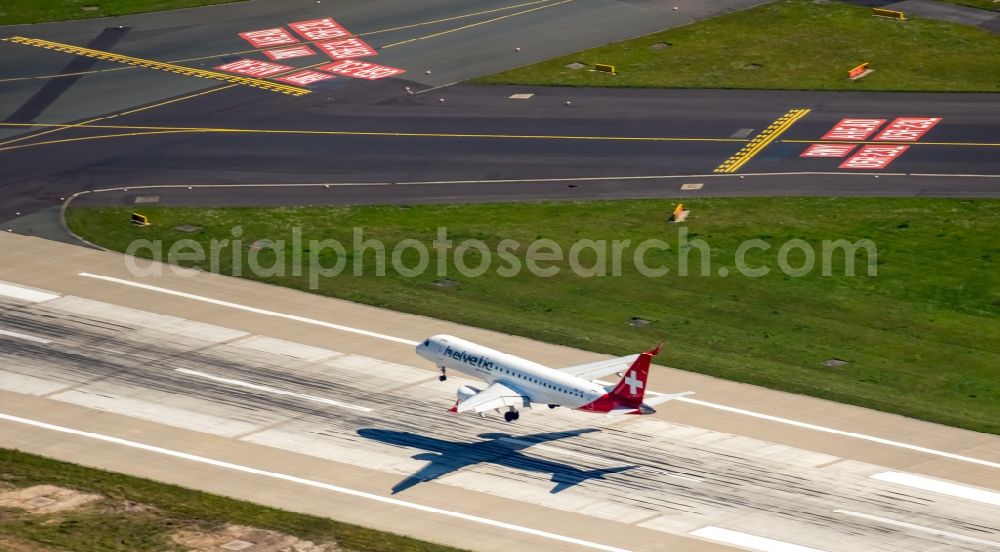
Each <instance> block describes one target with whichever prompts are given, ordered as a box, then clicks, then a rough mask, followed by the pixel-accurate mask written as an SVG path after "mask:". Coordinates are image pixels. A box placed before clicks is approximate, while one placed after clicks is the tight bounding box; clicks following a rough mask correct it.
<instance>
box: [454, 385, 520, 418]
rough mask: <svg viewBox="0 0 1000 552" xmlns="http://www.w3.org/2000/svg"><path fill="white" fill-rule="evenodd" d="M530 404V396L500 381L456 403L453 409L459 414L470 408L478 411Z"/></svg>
mask: <svg viewBox="0 0 1000 552" xmlns="http://www.w3.org/2000/svg"><path fill="white" fill-rule="evenodd" d="M530 404H531V398H530V397H528V396H527V395H525V394H523V393H521V392H520V391H515V390H514V389H511V388H510V387H508V386H506V385H504V384H502V383H500V382H496V383H493V384H491V385H490V386H489V387H487V388H486V389H483V390H482V391H480V392H479V393H476V394H475V395H473V396H471V397H469V398H468V399H465V400H464V401H462V402H460V403H458V404H457V405H456V406H455V411H456V412H458V413H460V414H461V413H462V412H468V411H470V410H472V411H474V412H476V413H480V412H486V411H487V410H497V409H499V408H507V407H510V406H513V407H522V408H523V407H526V406H529V405H530Z"/></svg>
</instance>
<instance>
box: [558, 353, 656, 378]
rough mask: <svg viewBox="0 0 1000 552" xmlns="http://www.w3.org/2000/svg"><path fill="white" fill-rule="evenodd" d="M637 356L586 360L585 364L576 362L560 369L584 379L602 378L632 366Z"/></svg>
mask: <svg viewBox="0 0 1000 552" xmlns="http://www.w3.org/2000/svg"><path fill="white" fill-rule="evenodd" d="M637 358H639V355H629V356H623V357H618V358H609V359H607V360H598V361H597V362H588V363H587V364H577V365H576V366H569V367H567V368H560V371H561V372H565V373H567V374H570V375H572V376H576V377H578V378H583V379H585V380H595V379H598V378H603V377H604V376H606V375H608V374H614V373H617V372H624V371H625V370H628V368H629V366H632V363H633V362H635V359H637Z"/></svg>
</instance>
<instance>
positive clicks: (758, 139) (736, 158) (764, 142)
mask: <svg viewBox="0 0 1000 552" xmlns="http://www.w3.org/2000/svg"><path fill="white" fill-rule="evenodd" d="M810 111H811V110H809V109H792V110H790V111H789V112H788V113H785V114H784V115H782V116H781V117H778V119H777V120H775V121H774V122H773V123H771V124H770V125H768V126H767V128H765V129H764V130H763V131H762V132H761V133H760V134H758V135H757V136H755V137H754V138H753V139H751V140H750V141H749V142H748V143H747V145H745V146H743V148H741V149H740V151H738V152H736V154H735V155H733V156H732V157H730V158H729V159H726V160H725V161H723V163H722V164H721V165H719V166H718V167H717V168H716V169H715V171H714V172H716V173H732V172H736V171H737V170H739V168H740V167H742V166H743V165H745V164H746V163H747V162H748V161H750V160H751V159H753V158H754V156H756V155H757V154H758V153H760V152H761V151H762V150H763V149H764V148H766V147H767V146H769V145H770V144H771V143H773V142H774V141H775V140H777V139H778V137H779V136H781V135H782V134H783V133H784V132H785V131H786V130H788V129H789V128H791V126H792V125H793V124H795V122H796V121H798V120H799V119H801V118H803V117H805V116H806V115H808V114H809V112H810Z"/></svg>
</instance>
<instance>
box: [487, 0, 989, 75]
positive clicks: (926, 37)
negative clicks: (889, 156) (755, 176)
mask: <svg viewBox="0 0 1000 552" xmlns="http://www.w3.org/2000/svg"><path fill="white" fill-rule="evenodd" d="M865 62H868V63H870V64H871V68H873V69H874V70H875V72H874V73H872V74H870V75H868V76H867V77H865V78H863V79H860V80H857V81H851V80H849V79H848V78H847V72H848V70H850V69H851V68H853V67H856V66H858V65H860V64H862V63H865ZM572 63H580V64H583V65H585V66H587V67H589V68H593V66H594V64H597V63H601V64H609V65H614V66H615V67H616V68H617V71H618V74H617V75H616V76H612V75H611V74H609V73H601V72H596V71H590V70H587V69H577V70H574V69H570V68H568V67H567V65H570V64H572ZM997 67H1000V35H996V34H992V33H990V32H988V31H986V30H983V29H979V28H976V27H970V26H967V25H960V24H956V23H946V22H941V21H932V20H929V19H920V18H912V19H907V20H905V21H897V20H893V19H887V18H882V17H873V16H872V10H871V9H870V8H864V7H861V6H856V5H852V4H845V3H841V2H836V1H833V2H827V3H817V2H815V1H813V0H779V1H777V2H773V3H770V4H766V5H763V6H758V7H756V8H752V9H749V10H745V11H741V12H737V13H732V14H728V15H724V16H720V17H716V18H713V19H709V20H706V21H701V22H698V23H694V24H691V25H687V26H685V27H680V28H676V29H672V30H668V31H664V32H660V33H655V34H651V35H648V36H644V37H641V38H636V39H632V40H626V41H624V42H616V43H613V44H608V45H606V46H600V47H597V48H592V49H590V50H584V51H583V52H579V53H576V54H571V55H568V56H563V57H559V58H555V59H552V60H549V61H543V62H541V63H536V64H534V65H528V66H526V67H521V68H518V69H513V70H511V71H505V72H503V73H499V74H496V75H492V76H488V77H482V78H478V79H474V80H473V82H477V83H486V84H519V85H553V86H555V85H558V86H604V87H628V88H635V87H648V88H753V89H794V90H878V91H928V92H934V91H936V92H996V91H998V90H1000V72H998V71H997V70H996V68H997Z"/></svg>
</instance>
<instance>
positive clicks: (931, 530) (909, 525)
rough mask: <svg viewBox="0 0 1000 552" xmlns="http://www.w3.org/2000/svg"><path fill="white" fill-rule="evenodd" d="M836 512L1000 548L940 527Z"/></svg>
mask: <svg viewBox="0 0 1000 552" xmlns="http://www.w3.org/2000/svg"><path fill="white" fill-rule="evenodd" d="M834 512H835V513H837V514H844V515H845V516H853V517H859V518H863V519H867V520H871V521H877V522H879V523H885V524H887V525H895V526H897V527H905V528H906V529H913V530H914V531H920V532H922V533H930V534H932V535H938V536H941V537H948V538H951V539H957V540H961V541H966V542H974V543H976V544H985V545H986V546H992V547H993V548H1000V542H995V541H989V540H986V539H979V538H976V537H967V536H965V535H959V534H958V533H952V532H950V531H942V530H940V529H934V528H932V527H924V526H923V525H916V524H913V523H907V522H905V521H897V520H895V519H889V518H884V517H881V516H873V515H871V514H863V513H861V512H850V511H848V510H834Z"/></svg>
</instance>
